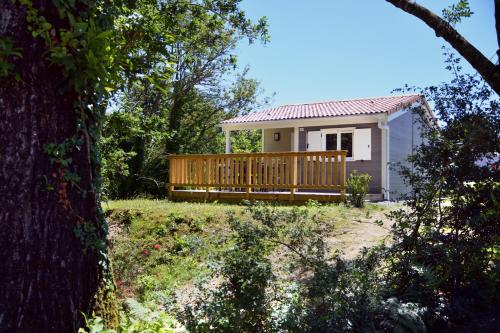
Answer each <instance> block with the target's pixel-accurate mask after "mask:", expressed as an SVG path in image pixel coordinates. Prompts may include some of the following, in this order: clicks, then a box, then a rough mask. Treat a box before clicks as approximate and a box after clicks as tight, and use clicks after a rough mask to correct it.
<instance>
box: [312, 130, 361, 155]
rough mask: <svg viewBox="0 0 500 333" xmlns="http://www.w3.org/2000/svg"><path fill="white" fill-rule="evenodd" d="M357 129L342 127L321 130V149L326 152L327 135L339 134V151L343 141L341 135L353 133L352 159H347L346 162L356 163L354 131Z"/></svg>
mask: <svg viewBox="0 0 500 333" xmlns="http://www.w3.org/2000/svg"><path fill="white" fill-rule="evenodd" d="M355 129H356V127H342V128H323V129H321V130H320V131H321V149H322V150H326V134H337V150H341V149H340V145H341V141H340V134H341V133H351V134H352V142H353V145H352V149H353V151H352V152H351V154H352V156H351V157H346V161H354V130H355Z"/></svg>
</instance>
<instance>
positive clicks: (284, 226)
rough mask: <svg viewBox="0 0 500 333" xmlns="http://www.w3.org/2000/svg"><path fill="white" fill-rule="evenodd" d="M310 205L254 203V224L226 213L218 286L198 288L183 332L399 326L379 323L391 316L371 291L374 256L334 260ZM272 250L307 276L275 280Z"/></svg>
mask: <svg viewBox="0 0 500 333" xmlns="http://www.w3.org/2000/svg"><path fill="white" fill-rule="evenodd" d="M313 206H315V204H314V203H312V204H311V205H310V206H309V207H311V208H312V207H313ZM311 208H308V207H303V208H298V207H295V208H293V209H291V210H289V211H287V212H283V211H280V210H278V209H276V207H270V206H267V205H263V204H259V203H257V204H255V205H250V206H249V208H248V212H249V213H250V215H251V216H252V220H251V221H244V220H241V219H236V218H235V216H234V215H231V228H232V231H233V232H234V235H233V237H232V238H231V241H230V243H231V244H233V245H232V246H231V247H230V248H229V249H228V250H227V251H224V252H222V253H221V254H220V257H217V258H216V260H215V262H214V264H213V267H214V268H213V275H212V276H211V278H212V281H219V282H218V284H217V285H215V286H214V285H213V284H211V283H210V281H208V284H207V282H205V283H206V284H205V285H202V287H201V293H200V295H199V298H198V299H197V301H196V302H195V304H194V305H193V306H187V308H186V309H185V311H184V313H183V315H182V317H181V318H182V319H183V321H184V322H185V324H186V327H187V328H188V329H189V330H190V331H192V332H332V331H333V332H340V331H342V332H346V331H353V332H355V331H361V330H365V331H367V330H368V329H369V328H372V329H373V330H374V329H375V326H376V324H377V323H379V324H380V325H381V326H380V328H382V327H388V326H389V325H390V324H392V325H393V326H394V327H399V326H398V325H400V322H402V321H403V320H402V319H401V320H399V318H394V320H392V321H391V320H389V319H388V320H387V323H382V322H380V321H379V319H377V315H381V314H382V313H384V311H385V312H387V313H389V312H390V311H392V310H389V309H385V308H384V306H385V303H382V302H380V300H379V298H378V295H379V293H378V291H379V288H377V287H374V286H377V285H379V283H380V282H381V281H379V280H378V275H377V274H375V272H374V268H375V267H376V264H377V263H378V262H379V256H378V255H377V254H376V253H369V252H365V255H364V256H363V257H362V259H359V260H356V261H354V262H345V261H343V260H342V259H341V258H340V257H338V256H337V255H335V254H334V255H333V256H331V255H330V254H329V253H328V251H327V247H326V244H325V241H324V236H325V235H326V234H327V231H328V226H327V225H325V224H324V223H323V222H322V221H323V220H322V218H321V216H322V213H321V210H320V211H318V212H317V213H313V214H312V213H311V212H312V211H311ZM271 250H272V251H271ZM274 251H278V252H280V253H285V257H280V258H277V259H275V260H279V261H283V260H285V259H287V261H288V262H289V265H287V266H288V268H287V270H288V272H287V274H297V273H298V272H303V273H306V274H307V275H308V277H307V278H304V279H299V280H298V281H296V282H291V281H290V280H288V279H283V277H281V278H280V275H282V273H280V272H279V271H277V268H276V267H274V269H273V265H272V261H271V259H270V256H269V255H270V253H272V252H274ZM212 283H213V282H212ZM393 314H394V313H393ZM412 314H414V313H413V312H412ZM396 317H397V315H396ZM401 317H404V319H407V317H409V316H406V315H405V314H401ZM417 321H418V320H417ZM384 325H385V326H384Z"/></svg>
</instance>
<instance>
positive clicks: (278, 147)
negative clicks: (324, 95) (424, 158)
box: [220, 95, 435, 200]
mask: <svg viewBox="0 0 500 333" xmlns="http://www.w3.org/2000/svg"><path fill="white" fill-rule="evenodd" d="M434 122H435V117H434V115H433V113H432V110H431V109H430V107H429V105H428V103H427V102H426V100H425V98H424V97H423V96H420V95H401V96H387V97H374V98H360V99H351V100H337V101H327V102H317V103H308V104H291V105H283V106H279V107H275V108H271V109H267V110H263V111H258V112H254V113H250V114H247V115H242V116H239V117H236V118H232V119H229V120H226V121H224V122H222V123H221V124H220V126H221V127H222V129H223V131H225V135H226V154H229V153H231V140H230V136H231V132H232V131H238V130H247V129H253V130H255V129H259V130H261V131H262V152H263V153H271V152H321V151H338V150H344V151H346V158H345V173H346V174H347V176H348V175H349V174H350V173H351V172H352V171H353V170H357V171H359V172H363V173H368V174H370V175H371V176H372V181H371V183H370V188H369V193H370V194H371V197H372V199H382V198H383V199H385V200H397V199H399V198H401V196H402V195H403V194H405V193H407V192H408V191H409V188H408V187H407V186H406V185H405V183H404V182H403V179H402V178H401V176H400V175H399V173H398V172H397V170H394V169H393V168H391V167H390V166H391V164H395V163H397V162H401V163H405V160H406V158H407V156H408V155H409V154H411V153H412V152H413V150H414V149H415V147H417V146H418V145H419V144H421V143H422V137H421V132H422V126H424V125H425V126H427V125H428V124H431V123H434ZM327 167H329V166H327ZM313 168H314V166H313ZM312 177H314V176H312ZM299 178H304V176H303V175H302V176H300V175H299ZM299 182H300V179H299ZM316 190H318V191H321V188H320V187H318V188H317V189H316ZM299 191H300V189H299ZM309 191H310V190H309Z"/></svg>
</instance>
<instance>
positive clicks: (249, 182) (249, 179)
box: [246, 157, 253, 200]
mask: <svg viewBox="0 0 500 333" xmlns="http://www.w3.org/2000/svg"><path fill="white" fill-rule="evenodd" d="M246 162H247V163H246V164H247V170H246V171H247V172H246V178H247V179H246V185H247V188H246V198H247V200H248V199H250V192H252V187H251V185H252V162H253V161H252V157H248V158H247V161H246Z"/></svg>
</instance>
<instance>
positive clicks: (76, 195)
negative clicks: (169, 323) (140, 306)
mask: <svg viewBox="0 0 500 333" xmlns="http://www.w3.org/2000/svg"><path fill="white" fill-rule="evenodd" d="M32 4H33V8H36V9H38V10H39V12H38V13H39V15H40V16H44V17H45V18H47V21H48V22H50V23H51V24H52V25H53V27H54V28H55V29H59V28H61V27H63V28H67V26H64V22H62V20H61V19H60V18H59V16H58V13H57V10H56V8H55V7H54V5H53V2H52V1H51V0H33V1H32ZM56 31H57V30H56ZM5 38H7V39H10V40H11V41H12V42H13V43H14V47H16V48H20V49H22V54H23V57H22V58H21V59H18V60H16V61H11V62H12V63H14V65H15V68H14V72H15V73H17V74H19V75H20V78H21V81H16V80H14V79H13V77H14V74H15V73H13V74H12V75H10V76H9V77H7V78H5V77H3V78H0V79H1V81H0V194H1V195H0V263H1V274H0V332H75V331H77V330H78V328H79V327H81V326H83V322H82V315H81V313H82V312H83V313H89V312H90V311H91V307H92V303H93V297H94V296H95V294H96V292H97V289H98V287H99V283H100V280H101V277H102V270H101V269H100V266H99V264H98V259H99V257H98V254H97V251H96V250H95V249H94V248H93V247H89V248H87V249H86V250H84V246H83V245H82V242H81V241H80V239H79V238H77V236H76V234H75V230H76V228H77V226H78V225H80V226H82V225H84V223H86V225H91V226H94V227H95V229H96V231H95V232H94V235H95V236H96V237H97V238H96V239H100V240H102V239H104V238H105V233H104V232H103V231H102V229H103V228H101V227H99V226H100V225H101V224H100V218H99V217H98V216H99V214H98V212H99V210H98V203H97V195H96V193H95V191H93V190H92V189H93V183H94V179H95V174H94V171H93V170H95V165H94V163H93V162H92V159H91V156H90V150H89V149H79V150H78V149H69V151H68V153H67V155H66V156H65V157H67V158H71V159H72V161H71V163H70V164H69V166H68V167H67V168H65V167H64V166H63V165H61V164H58V163H54V162H53V161H51V159H50V157H49V155H48V153H47V152H46V151H44V147H45V145H47V144H60V143H62V142H64V141H65V140H66V139H68V138H71V137H75V136H77V137H81V138H83V139H84V140H85V142H84V144H83V147H85V146H87V147H89V145H90V144H92V142H90V139H89V137H88V136H87V138H84V136H83V135H81V134H79V132H77V121H78V120H77V119H78V117H79V113H78V111H77V110H75V107H74V102H75V100H76V99H77V98H78V97H79V96H78V95H77V94H75V93H72V94H69V93H65V94H63V93H61V91H62V89H64V88H66V86H65V84H64V82H65V79H64V77H63V75H62V72H61V70H60V69H59V67H57V66H54V65H49V62H48V61H47V60H44V57H45V56H46V55H45V52H46V46H45V43H44V41H43V39H41V38H34V37H33V36H32V34H31V32H30V31H28V29H27V23H26V8H25V7H23V6H22V5H20V4H19V1H17V2H13V1H6V0H5V1H0V39H5ZM68 171H72V172H75V173H76V174H78V176H79V177H80V178H81V179H80V180H79V181H78V182H77V184H78V186H76V185H74V184H73V185H72V183H71V182H68V181H67V180H65V179H64V176H65V173H67V172H68ZM77 187H80V189H78V188H77ZM81 189H83V190H86V191H88V192H87V195H86V196H84V195H82V192H81Z"/></svg>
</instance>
